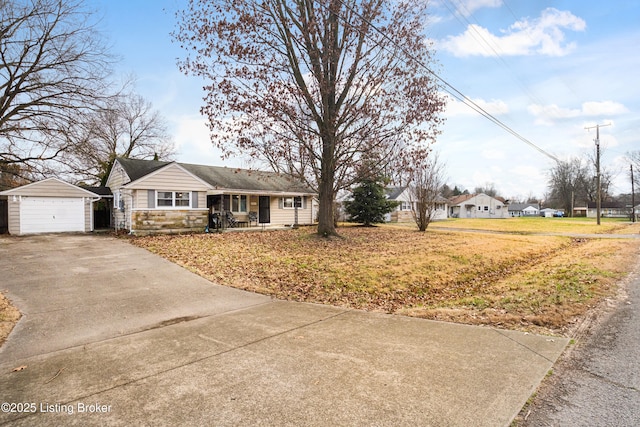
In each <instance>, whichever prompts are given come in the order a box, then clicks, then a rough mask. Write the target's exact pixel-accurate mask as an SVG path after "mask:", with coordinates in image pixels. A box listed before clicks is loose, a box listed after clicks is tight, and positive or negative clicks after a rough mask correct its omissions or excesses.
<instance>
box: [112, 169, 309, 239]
mask: <svg viewBox="0 0 640 427" xmlns="http://www.w3.org/2000/svg"><path fill="white" fill-rule="evenodd" d="M107 187H109V189H110V190H111V193H112V194H113V207H114V208H113V221H112V222H113V224H114V227H115V228H116V229H126V230H129V231H130V232H131V233H134V234H152V233H167V232H168V233H177V232H190V231H203V230H204V229H205V228H206V227H207V226H211V225H212V223H211V218H212V215H215V214H218V215H221V216H222V217H226V216H228V215H231V216H232V217H233V218H234V220H236V221H237V222H238V223H239V224H241V225H253V224H254V223H255V225H293V224H300V225H304V224H312V223H314V218H315V205H314V197H315V196H316V193H315V192H314V191H313V190H312V189H310V188H308V186H306V185H305V184H304V183H303V182H301V181H299V180H296V179H293V178H292V177H290V176H288V175H283V174H278V173H274V172H265V171H257V170H247V169H237V168H227V167H217V166H205V165H194V164H187V163H178V162H163V161H155V160H137V159H124V158H117V159H116V160H115V162H114V165H113V168H112V169H111V172H110V174H109V177H108V178H107Z"/></svg>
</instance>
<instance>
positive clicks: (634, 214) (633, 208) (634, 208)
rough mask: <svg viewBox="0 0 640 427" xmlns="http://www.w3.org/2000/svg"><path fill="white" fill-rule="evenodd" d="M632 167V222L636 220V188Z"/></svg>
mask: <svg viewBox="0 0 640 427" xmlns="http://www.w3.org/2000/svg"><path fill="white" fill-rule="evenodd" d="M629 166H630V167H631V222H636V190H635V188H634V185H633V165H629Z"/></svg>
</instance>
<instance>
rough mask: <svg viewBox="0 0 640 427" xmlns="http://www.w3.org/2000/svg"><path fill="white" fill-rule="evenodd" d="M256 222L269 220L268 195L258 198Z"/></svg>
mask: <svg viewBox="0 0 640 427" xmlns="http://www.w3.org/2000/svg"><path fill="white" fill-rule="evenodd" d="M258 222H259V223H260V224H268V223H270V222H271V198H270V197H269V196H260V197H259V198H258Z"/></svg>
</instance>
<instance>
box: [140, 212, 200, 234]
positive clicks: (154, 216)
mask: <svg viewBox="0 0 640 427" xmlns="http://www.w3.org/2000/svg"><path fill="white" fill-rule="evenodd" d="M208 215H209V211H208V210H166V211H162V210H149V211H133V212H132V218H131V222H132V224H131V229H132V231H133V232H134V233H135V234H157V233H193V232H204V229H205V227H206V226H207V223H208Z"/></svg>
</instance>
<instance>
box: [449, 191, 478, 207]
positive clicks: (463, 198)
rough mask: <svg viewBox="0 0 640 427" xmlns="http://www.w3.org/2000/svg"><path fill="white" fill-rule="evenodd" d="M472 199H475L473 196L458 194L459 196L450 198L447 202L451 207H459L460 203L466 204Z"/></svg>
mask: <svg viewBox="0 0 640 427" xmlns="http://www.w3.org/2000/svg"><path fill="white" fill-rule="evenodd" d="M472 197H475V194H460V195H459V196H456V197H454V198H452V199H451V200H450V201H449V203H450V204H451V205H453V206H456V205H459V204H460V203H463V202H466V201H467V200H469V199H470V198H472Z"/></svg>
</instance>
